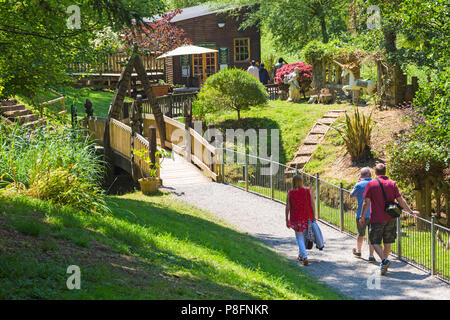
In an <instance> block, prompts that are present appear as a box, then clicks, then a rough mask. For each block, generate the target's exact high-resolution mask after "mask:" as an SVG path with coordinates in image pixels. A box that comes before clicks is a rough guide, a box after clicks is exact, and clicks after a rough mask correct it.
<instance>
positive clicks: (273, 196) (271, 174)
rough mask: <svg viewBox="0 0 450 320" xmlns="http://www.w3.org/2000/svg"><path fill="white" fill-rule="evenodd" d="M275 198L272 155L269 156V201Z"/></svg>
mask: <svg viewBox="0 0 450 320" xmlns="http://www.w3.org/2000/svg"><path fill="white" fill-rule="evenodd" d="M274 198H275V190H274V188H273V155H270V199H272V200H273V199H274Z"/></svg>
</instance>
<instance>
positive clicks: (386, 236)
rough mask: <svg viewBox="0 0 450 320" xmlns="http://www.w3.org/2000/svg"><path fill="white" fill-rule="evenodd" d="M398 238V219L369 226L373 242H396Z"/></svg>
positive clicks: (370, 237) (370, 238) (371, 241)
mask: <svg viewBox="0 0 450 320" xmlns="http://www.w3.org/2000/svg"><path fill="white" fill-rule="evenodd" d="M396 238H397V221H396V220H392V221H388V222H377V223H371V224H370V227H369V240H370V243H371V244H381V242H383V244H389V243H394V242H395V239H396Z"/></svg>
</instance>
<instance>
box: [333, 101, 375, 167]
mask: <svg viewBox="0 0 450 320" xmlns="http://www.w3.org/2000/svg"><path fill="white" fill-rule="evenodd" d="M335 129H336V130H337V131H338V132H339V134H340V135H341V137H342V139H343V140H344V143H345V147H346V149H347V152H348V153H349V154H350V157H351V159H352V161H353V162H358V161H364V160H367V159H370V158H371V156H372V154H371V152H370V138H371V134H372V129H373V121H372V113H370V115H369V116H368V117H366V116H365V115H364V114H361V113H359V110H358V108H355V109H354V112H353V117H350V116H349V115H348V114H346V115H345V125H344V127H343V128H339V127H335Z"/></svg>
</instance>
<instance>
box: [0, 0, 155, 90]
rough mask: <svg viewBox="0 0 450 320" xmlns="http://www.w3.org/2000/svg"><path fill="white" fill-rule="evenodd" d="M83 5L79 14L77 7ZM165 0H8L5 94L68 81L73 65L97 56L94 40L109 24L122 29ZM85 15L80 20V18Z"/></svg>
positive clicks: (1, 43) (0, 72) (0, 73)
mask: <svg viewBox="0 0 450 320" xmlns="http://www.w3.org/2000/svg"><path fill="white" fill-rule="evenodd" d="M78 8H79V11H78V12H79V13H80V14H79V16H77V10H78ZM163 9H164V4H163V3H162V2H161V0H155V1H152V2H149V1H145V0H138V1H130V0H98V1H94V0H79V1H73V0H45V1H32V2H29V1H6V2H2V5H1V10H0V86H2V87H4V91H3V96H12V95H15V94H23V95H26V96H31V95H32V94H33V93H35V92H37V91H39V90H42V89H48V88H50V87H52V86H54V85H56V84H61V82H63V81H68V80H69V79H68V77H67V75H66V68H67V66H68V65H70V64H72V63H75V62H79V61H83V62H87V61H95V57H96V54H95V49H94V48H93V47H92V46H91V43H90V41H91V40H93V39H94V37H95V33H96V32H98V31H101V30H103V28H105V27H107V26H109V27H111V28H112V29H113V31H115V32H117V31H119V30H122V29H123V28H124V27H126V26H128V27H131V26H133V23H134V26H139V25H141V24H142V22H143V18H144V17H149V16H154V15H155V14H157V13H161V12H162V11H163ZM77 17H79V18H80V21H79V22H80V23H79V24H78V23H77V22H78V21H77Z"/></svg>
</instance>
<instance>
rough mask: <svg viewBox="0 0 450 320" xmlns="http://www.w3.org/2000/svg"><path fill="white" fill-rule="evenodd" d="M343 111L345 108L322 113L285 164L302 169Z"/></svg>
mask: <svg viewBox="0 0 450 320" xmlns="http://www.w3.org/2000/svg"><path fill="white" fill-rule="evenodd" d="M344 113H345V110H331V111H329V112H327V113H326V114H324V115H323V117H322V118H321V119H319V120H318V121H317V122H316V123H315V124H314V126H313V127H312V129H311V130H310V131H309V133H308V135H307V136H306V138H305V140H304V141H303V144H302V145H301V146H300V148H299V149H298V150H297V152H296V153H295V155H294V158H293V159H292V161H290V162H289V163H288V164H287V165H288V166H290V167H295V168H297V169H302V168H303V167H304V166H305V165H306V164H307V163H308V161H309V160H310V159H311V156H312V154H313V152H314V151H315V150H316V148H317V146H318V145H319V144H320V143H321V142H322V140H323V138H324V137H325V135H326V134H327V132H328V130H329V129H330V127H331V125H332V124H333V123H334V122H335V121H336V120H337V119H338V118H339V117H340V116H341V115H342V114H344Z"/></svg>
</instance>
